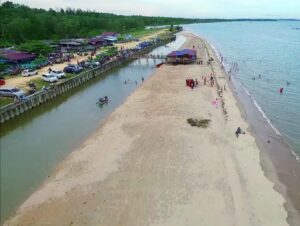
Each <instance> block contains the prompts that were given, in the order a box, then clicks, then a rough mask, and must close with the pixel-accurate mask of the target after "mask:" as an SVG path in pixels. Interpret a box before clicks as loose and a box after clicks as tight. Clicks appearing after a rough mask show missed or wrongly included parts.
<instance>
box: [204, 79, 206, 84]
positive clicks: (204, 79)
mask: <svg viewBox="0 0 300 226" xmlns="http://www.w3.org/2000/svg"><path fill="white" fill-rule="evenodd" d="M204 85H205V86H206V77H204Z"/></svg>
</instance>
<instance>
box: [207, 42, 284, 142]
mask: <svg viewBox="0 0 300 226" xmlns="http://www.w3.org/2000/svg"><path fill="white" fill-rule="evenodd" d="M206 42H207V43H208V44H209V45H210V46H211V48H212V50H213V51H214V53H215V55H216V56H217V58H218V60H219V61H220V62H221V64H222V65H223V67H224V68H225V71H226V72H227V71H228V70H229V69H230V64H226V63H225V62H224V61H222V60H221V59H222V54H221V52H220V51H218V49H217V48H216V47H215V46H214V45H213V44H212V43H211V42H209V41H207V40H206ZM227 75H228V74H227ZM228 76H229V75H228ZM239 84H240V86H241V87H242V88H243V90H244V91H245V93H246V94H247V95H248V96H249V97H250V99H251V100H252V102H253V104H254V106H255V107H256V108H257V110H258V111H259V112H260V113H261V115H262V116H263V117H264V119H265V120H266V121H267V122H268V124H269V125H270V126H271V128H272V129H273V131H274V132H275V133H276V134H277V135H279V136H282V135H281V133H280V132H279V131H278V129H276V127H275V126H274V125H273V124H272V122H271V120H270V119H269V118H268V117H267V115H266V114H265V112H264V111H263V109H262V108H261V106H259V104H258V103H257V101H256V100H255V99H254V97H253V96H252V95H251V94H250V91H249V90H248V89H247V88H246V87H245V85H243V82H242V81H239Z"/></svg>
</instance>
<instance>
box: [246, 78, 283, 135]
mask: <svg viewBox="0 0 300 226" xmlns="http://www.w3.org/2000/svg"><path fill="white" fill-rule="evenodd" d="M240 84H241V87H242V88H243V90H244V91H245V93H246V94H247V95H248V96H249V97H250V99H251V100H252V103H253V104H254V106H255V107H256V109H257V110H258V111H259V112H260V113H261V115H262V116H263V117H264V119H265V120H266V121H267V123H268V124H269V125H270V127H271V128H272V129H273V131H274V132H275V133H276V134H277V135H279V136H282V135H281V133H280V132H279V131H278V129H276V127H275V126H274V125H273V124H272V122H271V119H269V118H268V116H267V115H266V114H265V112H264V111H263V109H262V108H261V106H260V105H259V104H258V103H257V101H256V100H255V99H254V98H253V96H252V95H251V94H250V92H249V90H248V89H247V88H246V87H245V86H244V85H243V84H242V83H240Z"/></svg>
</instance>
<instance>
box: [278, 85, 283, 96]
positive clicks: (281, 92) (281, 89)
mask: <svg viewBox="0 0 300 226" xmlns="http://www.w3.org/2000/svg"><path fill="white" fill-rule="evenodd" d="M279 92H280V95H282V94H283V87H281V88H280V89H279Z"/></svg>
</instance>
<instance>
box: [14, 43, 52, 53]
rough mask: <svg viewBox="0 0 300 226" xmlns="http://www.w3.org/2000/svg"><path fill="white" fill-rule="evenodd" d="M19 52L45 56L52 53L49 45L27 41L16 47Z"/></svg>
mask: <svg viewBox="0 0 300 226" xmlns="http://www.w3.org/2000/svg"><path fill="white" fill-rule="evenodd" d="M18 49H19V50H22V51H26V52H30V53H34V54H36V55H43V56H47V54H48V53H50V52H51V51H52V49H51V48H50V46H49V45H47V44H44V43H43V42H41V41H29V42H25V43H23V44H21V45H20V46H19V47H18Z"/></svg>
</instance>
